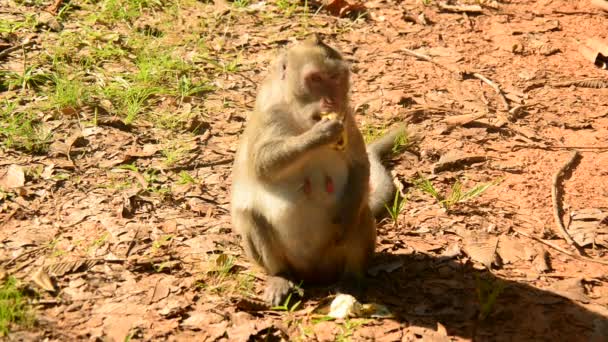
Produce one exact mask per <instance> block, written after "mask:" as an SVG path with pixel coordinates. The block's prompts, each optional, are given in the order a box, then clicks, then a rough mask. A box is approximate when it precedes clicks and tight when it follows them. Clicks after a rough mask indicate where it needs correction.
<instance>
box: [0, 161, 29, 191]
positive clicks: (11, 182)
mask: <svg viewBox="0 0 608 342" xmlns="http://www.w3.org/2000/svg"><path fill="white" fill-rule="evenodd" d="M24 185H25V171H24V170H23V167H21V166H19V165H15V164H12V165H11V166H9V167H8V170H7V171H6V172H5V173H4V174H3V175H2V177H0V188H2V189H4V190H5V191H8V190H10V189H15V188H20V187H22V186H24Z"/></svg>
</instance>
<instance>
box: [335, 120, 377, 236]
mask: <svg viewBox="0 0 608 342" xmlns="http://www.w3.org/2000/svg"><path fill="white" fill-rule="evenodd" d="M345 125H346V127H347V128H346V129H347V131H348V145H347V151H348V152H347V153H349V158H351V160H350V162H349V167H348V178H347V181H346V185H345V187H344V189H347V191H345V192H344V194H343V195H342V198H339V199H338V206H337V213H336V214H337V215H338V217H337V218H338V220H339V221H340V224H342V226H343V227H344V229H343V233H344V234H348V229H351V228H352V227H353V226H355V225H357V224H358V220H359V218H360V217H359V216H360V214H361V209H362V207H363V206H364V205H367V196H368V194H369V178H370V164H369V159H368V156H367V154H366V152H365V143H364V141H363V136H361V133H360V132H359V130H358V128H357V126H356V123H355V121H354V118H353V117H352V116H348V117H347V118H346V121H345Z"/></svg>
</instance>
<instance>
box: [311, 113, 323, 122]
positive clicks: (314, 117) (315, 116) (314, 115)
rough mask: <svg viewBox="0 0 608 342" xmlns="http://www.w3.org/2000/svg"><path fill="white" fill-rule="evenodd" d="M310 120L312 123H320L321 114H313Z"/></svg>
mask: <svg viewBox="0 0 608 342" xmlns="http://www.w3.org/2000/svg"><path fill="white" fill-rule="evenodd" d="M312 119H313V120H314V121H321V114H320V113H314V114H313V115H312Z"/></svg>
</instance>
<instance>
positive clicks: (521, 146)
mask: <svg viewBox="0 0 608 342" xmlns="http://www.w3.org/2000/svg"><path fill="white" fill-rule="evenodd" d="M521 148H534V149H540V150H572V149H577V150H600V151H603V150H608V146H541V145H521V144H519V145H513V147H512V148H511V149H512V150H513V151H516V150H518V149H521Z"/></svg>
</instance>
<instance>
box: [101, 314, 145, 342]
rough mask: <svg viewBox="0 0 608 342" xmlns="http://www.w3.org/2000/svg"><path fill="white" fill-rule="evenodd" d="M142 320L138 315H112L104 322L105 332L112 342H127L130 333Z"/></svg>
mask: <svg viewBox="0 0 608 342" xmlns="http://www.w3.org/2000/svg"><path fill="white" fill-rule="evenodd" d="M140 319H141V318H140V317H139V316H138V315H120V316H118V315H112V316H108V317H106V318H105V319H104V320H103V331H104V333H105V334H107V335H108V337H109V338H110V341H126V340H127V338H128V336H129V332H130V331H131V329H132V328H133V326H134V325H135V323H136V322H137V321H138V320H140Z"/></svg>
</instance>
